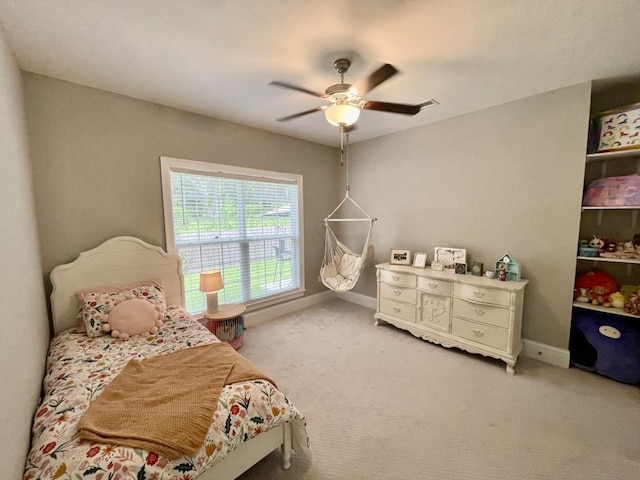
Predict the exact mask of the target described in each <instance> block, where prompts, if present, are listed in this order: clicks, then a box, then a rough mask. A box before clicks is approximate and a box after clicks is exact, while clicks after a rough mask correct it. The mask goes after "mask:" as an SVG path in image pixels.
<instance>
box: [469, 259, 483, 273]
mask: <svg viewBox="0 0 640 480" xmlns="http://www.w3.org/2000/svg"><path fill="white" fill-rule="evenodd" d="M471 275H476V276H478V277H481V276H483V275H484V265H483V264H482V262H473V263H472V264H471Z"/></svg>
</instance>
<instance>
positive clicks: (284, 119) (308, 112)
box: [277, 107, 324, 122]
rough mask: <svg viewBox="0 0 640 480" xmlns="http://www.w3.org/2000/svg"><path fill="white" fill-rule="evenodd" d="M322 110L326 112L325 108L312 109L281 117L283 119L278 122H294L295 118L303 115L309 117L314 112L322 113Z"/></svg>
mask: <svg viewBox="0 0 640 480" xmlns="http://www.w3.org/2000/svg"><path fill="white" fill-rule="evenodd" d="M322 110H324V107H316V108H312V109H311V110H305V111H304V112H300V113H294V114H293V115H288V116H286V117H281V118H278V119H277V120H278V121H279V122H286V121H287V120H293V119H294V118H298V117H302V116H303V115H308V114H310V113H313V112H320V111H322Z"/></svg>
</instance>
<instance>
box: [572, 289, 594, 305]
mask: <svg viewBox="0 0 640 480" xmlns="http://www.w3.org/2000/svg"><path fill="white" fill-rule="evenodd" d="M576 290H577V292H576V293H577V295H576V297H575V298H576V302H582V303H589V302H591V292H590V291H589V290H587V289H586V288H577V289H576Z"/></svg>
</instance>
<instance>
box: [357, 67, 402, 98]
mask: <svg viewBox="0 0 640 480" xmlns="http://www.w3.org/2000/svg"><path fill="white" fill-rule="evenodd" d="M396 73H398V69H397V68H396V67H394V66H393V65H390V64H388V63H385V64H384V65H382V66H381V67H380V68H378V69H377V70H376V71H375V72H373V73H372V74H371V75H369V76H368V77H367V78H363V79H361V80H358V81H357V82H356V83H354V84H353V85H352V86H351V88H349V90H350V91H351V92H353V93H355V94H357V95H360V96H361V97H363V96H364V95H366V94H367V93H368V92H370V91H371V90H373V89H374V88H376V87H377V86H378V85H380V84H381V83H382V82H386V81H387V80H389V79H390V78H391V77H393V76H394V75H395V74H396Z"/></svg>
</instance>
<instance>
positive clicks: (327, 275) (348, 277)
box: [320, 187, 375, 292]
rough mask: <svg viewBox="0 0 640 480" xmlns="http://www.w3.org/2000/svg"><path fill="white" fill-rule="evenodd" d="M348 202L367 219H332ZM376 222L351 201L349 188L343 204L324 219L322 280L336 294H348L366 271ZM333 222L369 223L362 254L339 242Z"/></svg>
mask: <svg viewBox="0 0 640 480" xmlns="http://www.w3.org/2000/svg"><path fill="white" fill-rule="evenodd" d="M346 201H350V202H351V203H352V204H353V205H355V206H356V208H358V210H360V211H361V212H362V213H363V214H364V215H365V217H364V218H332V217H333V215H334V214H335V213H336V212H337V211H338V210H339V209H340V207H342V205H343V204H344V203H345V202H346ZM374 221H375V218H372V217H370V216H369V215H368V214H367V213H366V212H365V211H364V210H363V209H362V208H360V205H358V204H357V203H356V202H355V201H354V200H353V199H351V197H350V196H349V189H348V187H347V194H346V196H345V197H344V199H343V200H342V202H340V204H339V205H338V206H337V207H336V208H335V209H334V210H333V212H331V213H330V214H329V216H328V217H327V218H325V219H324V226H325V231H326V233H325V246H324V259H323V261H322V267H321V268H320V279H321V280H322V283H323V284H324V285H325V286H326V287H327V288H329V289H330V290H333V291H334V292H346V291H349V290H351V289H352V288H353V287H354V286H355V284H356V282H357V281H358V277H359V276H360V272H362V270H363V269H364V265H365V261H366V259H367V253H368V251H369V242H370V241H371V230H372V228H373V222H374ZM331 222H368V223H369V229H368V231H367V238H366V240H365V242H364V246H363V247H362V252H361V253H355V252H353V251H352V250H351V249H349V248H348V247H347V246H346V245H345V244H343V243H342V242H341V241H340V240H338V238H337V237H336V235H335V233H334V232H333V230H332V229H331V226H330V223H331Z"/></svg>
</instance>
